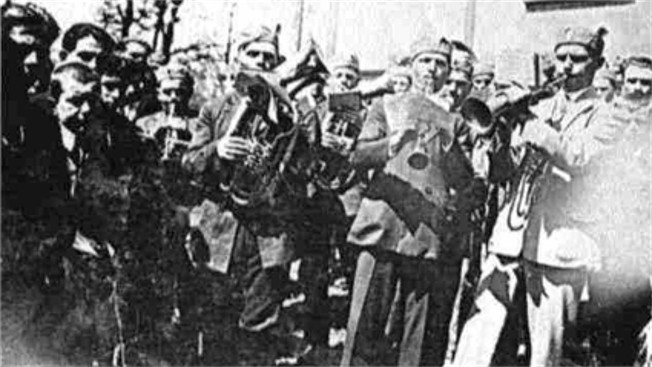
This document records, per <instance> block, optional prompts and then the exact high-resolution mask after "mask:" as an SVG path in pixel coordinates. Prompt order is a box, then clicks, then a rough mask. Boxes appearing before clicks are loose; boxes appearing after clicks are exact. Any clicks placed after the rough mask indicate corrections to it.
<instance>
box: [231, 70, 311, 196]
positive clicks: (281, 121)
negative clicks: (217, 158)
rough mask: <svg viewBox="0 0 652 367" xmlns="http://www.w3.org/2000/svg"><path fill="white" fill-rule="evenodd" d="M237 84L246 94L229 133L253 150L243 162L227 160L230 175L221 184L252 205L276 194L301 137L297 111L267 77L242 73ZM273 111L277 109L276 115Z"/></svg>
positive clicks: (237, 108) (232, 193)
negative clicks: (299, 136)
mask: <svg viewBox="0 0 652 367" xmlns="http://www.w3.org/2000/svg"><path fill="white" fill-rule="evenodd" d="M236 88H238V90H240V91H241V92H242V93H241V94H243V95H244V96H243V97H242V98H241V100H240V102H239V103H238V106H237V107H236V112H235V113H234V115H233V117H232V119H231V121H230V122H229V127H228V130H227V132H226V136H237V137H241V138H243V139H245V140H247V141H248V142H250V145H251V154H249V155H248V156H247V157H246V158H245V159H244V160H243V161H241V162H228V163H227V167H228V169H227V176H228V177H226V180H224V181H223V182H222V183H221V184H220V188H221V189H222V190H223V191H225V192H227V193H228V194H229V196H230V198H231V200H232V201H233V203H234V204H236V205H238V206H241V207H251V206H255V205H258V204H261V203H263V202H264V201H266V200H267V201H269V200H271V199H273V197H274V196H275V195H276V192H275V190H276V189H277V188H278V187H277V184H278V180H277V178H279V177H280V176H282V175H283V174H284V170H285V168H286V163H287V162H288V161H289V160H290V158H291V157H292V151H293V150H294V146H295V144H296V140H297V132H298V129H296V128H295V123H294V120H293V118H294V112H293V110H292V109H291V105H290V104H289V103H288V101H287V100H285V99H284V98H283V96H281V95H279V94H278V92H277V91H276V90H274V89H273V86H272V85H271V84H270V83H269V82H267V81H266V80H265V79H263V77H261V76H257V75H248V74H245V73H240V74H238V76H237V77H236ZM270 111H277V113H276V116H275V115H274V113H273V112H272V113H270Z"/></svg>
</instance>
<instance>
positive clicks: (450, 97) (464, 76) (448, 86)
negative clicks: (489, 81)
mask: <svg viewBox="0 0 652 367" xmlns="http://www.w3.org/2000/svg"><path fill="white" fill-rule="evenodd" d="M472 74H473V65H471V63H469V62H464V61H460V62H457V63H453V68H452V69H451V72H450V74H449V75H448V79H446V83H445V84H444V87H443V88H442V89H441V90H440V91H439V92H438V93H437V97H436V98H437V103H438V104H439V105H440V106H441V107H442V108H444V109H446V110H448V111H451V112H453V111H457V109H458V108H459V107H460V105H461V104H462V101H464V100H465V99H466V97H467V96H468V95H469V93H470V92H471V87H472V84H471V75H472Z"/></svg>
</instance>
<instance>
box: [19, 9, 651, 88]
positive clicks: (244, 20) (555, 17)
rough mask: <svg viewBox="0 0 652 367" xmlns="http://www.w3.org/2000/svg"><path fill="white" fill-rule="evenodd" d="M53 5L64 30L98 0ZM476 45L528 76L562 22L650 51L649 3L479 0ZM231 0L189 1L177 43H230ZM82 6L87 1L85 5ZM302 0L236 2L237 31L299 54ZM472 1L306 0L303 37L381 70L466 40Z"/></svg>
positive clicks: (613, 51)
mask: <svg viewBox="0 0 652 367" xmlns="http://www.w3.org/2000/svg"><path fill="white" fill-rule="evenodd" d="M32 1H34V2H37V3H40V4H42V5H44V6H45V7H46V8H48V9H50V10H51V11H52V13H53V15H54V16H55V17H56V18H57V20H58V21H59V22H60V23H61V25H62V28H64V29H65V28H67V27H68V26H70V25H71V24H72V23H74V22H78V21H89V20H91V19H93V13H94V11H95V10H94V7H93V6H90V4H91V3H97V4H98V5H99V4H100V3H101V0H32ZM476 1H477V6H476V26H475V44H474V48H475V50H476V51H477V53H478V55H479V56H480V57H481V58H482V59H485V60H488V61H494V62H495V63H496V64H497V67H498V71H499V73H500V74H502V75H503V77H505V78H508V79H517V80H521V81H526V80H529V79H531V77H532V71H531V70H532V53H533V52H542V51H550V50H551V48H552V45H553V44H554V35H555V33H556V32H557V30H558V29H559V28H560V27H562V26H565V25H574V24H576V25H584V26H588V27H591V28H597V27H598V26H601V25H602V26H605V27H606V28H607V29H609V31H610V33H609V35H608V36H607V48H606V55H607V58H608V59H612V58H613V57H615V56H616V55H623V56H627V55H629V54H630V53H644V54H652V1H651V0H637V1H636V3H635V4H633V5H625V6H610V7H602V8H590V9H577V10H558V11H551V12H537V13H528V12H526V10H525V4H524V2H523V1H522V0H501V1H490V0H476ZM231 3H233V0H230V1H215V0H186V1H185V2H184V3H183V5H182V7H181V10H180V12H179V16H180V18H181V21H180V23H178V25H177V29H176V34H175V37H176V39H175V46H183V45H187V44H189V43H192V42H196V41H198V40H203V41H212V42H217V43H222V44H225V43H226V40H227V33H228V32H227V30H228V19H229V18H228V13H229V10H230V8H231ZM81 4H83V5H84V6H80V5H81ZM299 7H300V2H299V1H298V0H239V1H237V4H236V7H235V16H234V30H235V33H236V34H237V31H238V30H239V29H242V28H244V27H247V26H249V25H252V24H256V23H263V24H267V25H270V26H274V25H275V24H276V23H280V24H281V25H282V31H281V50H282V51H283V52H284V53H286V54H287V53H290V52H294V51H296V46H297V36H298V32H297V25H298V14H299ZM466 7H467V1H453V0H437V1H435V0H431V1H397V0H383V1H371V0H358V1H317V0H305V2H304V21H303V24H304V28H303V33H302V38H303V40H304V41H306V40H307V39H308V38H310V37H312V38H314V39H315V40H316V41H317V42H318V43H319V44H320V45H321V46H322V49H323V51H324V53H325V54H326V55H327V56H332V55H333V54H334V53H343V52H355V53H357V54H358V55H359V57H360V59H361V64H362V67H363V68H364V69H379V68H384V67H386V66H387V65H388V63H389V61H390V59H391V58H392V57H394V56H396V55H401V54H405V53H406V52H407V51H408V49H409V45H410V43H411V42H412V40H414V39H415V38H417V37H418V36H420V35H422V34H424V33H426V32H433V33H434V34H439V35H444V36H447V37H449V38H454V39H459V40H464V28H465V27H464V17H465V9H466Z"/></svg>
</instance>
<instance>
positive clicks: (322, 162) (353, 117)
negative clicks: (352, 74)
mask: <svg viewBox="0 0 652 367" xmlns="http://www.w3.org/2000/svg"><path fill="white" fill-rule="evenodd" d="M327 98H328V112H327V114H326V117H325V118H324V120H323V121H321V126H320V130H321V131H324V132H328V133H329V134H333V135H336V136H338V137H343V138H346V139H349V140H350V141H351V142H352V143H354V142H355V140H356V139H357V138H358V135H360V131H361V126H362V116H361V110H362V95H361V94H360V92H345V93H337V94H330V95H329V96H328V97H327ZM317 156H318V162H317V170H316V172H315V182H316V183H317V185H319V186H320V187H322V188H324V189H328V190H334V191H345V190H347V189H348V188H350V187H351V185H352V184H353V179H354V177H355V171H354V170H353V167H351V165H350V164H349V159H348V156H346V155H342V154H341V153H340V152H335V151H332V150H330V149H326V148H321V147H320V149H319V152H318V154H317Z"/></svg>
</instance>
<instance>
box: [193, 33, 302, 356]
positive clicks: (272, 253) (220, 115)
mask: <svg viewBox="0 0 652 367" xmlns="http://www.w3.org/2000/svg"><path fill="white" fill-rule="evenodd" d="M278 31H279V29H278V28H277V29H276V30H271V29H269V28H267V27H254V28H252V29H250V30H247V31H245V32H242V33H240V36H239V38H238V46H237V55H236V58H235V64H236V69H237V72H236V82H235V87H234V88H233V90H231V91H229V92H227V93H225V94H224V95H222V96H220V97H219V98H217V99H216V100H214V101H210V102H208V103H207V104H205V105H204V106H203V107H202V109H201V111H200V113H199V118H198V120H197V124H196V125H197V126H196V129H195V131H193V137H192V141H191V143H190V145H189V147H188V150H187V151H186V153H185V154H184V156H183V159H182V165H183V166H184V167H185V168H186V169H187V170H189V171H190V172H191V173H192V174H193V175H195V176H196V177H197V179H198V182H199V183H200V184H201V185H203V187H205V188H206V193H207V194H206V195H207V200H205V201H204V202H203V203H202V205H201V206H200V207H197V208H195V209H193V211H192V212H191V215H190V222H191V226H193V227H195V228H196V231H194V232H193V236H191V237H193V238H195V239H198V241H197V243H200V244H201V243H204V244H209V245H210V251H211V254H212V255H211V258H210V259H209V260H208V261H206V263H205V264H204V265H206V266H208V267H209V268H211V269H213V270H216V271H218V272H221V273H225V274H234V272H235V276H236V277H238V278H239V279H240V280H241V282H239V284H238V285H239V286H240V287H242V290H243V293H244V307H243V309H242V311H241V312H240V318H239V320H238V327H239V328H240V329H241V331H242V332H241V334H240V335H242V336H243V337H244V338H246V339H247V341H245V342H249V343H251V344H252V347H251V348H248V350H254V349H257V350H264V351H266V352H265V357H266V358H269V359H266V360H265V362H264V364H272V363H273V362H274V361H273V359H272V358H273V357H275V356H272V355H271V354H268V353H267V352H269V351H270V350H271V349H272V348H270V345H269V343H270V341H278V342H279V343H280V342H281V341H280V339H279V338H283V337H288V335H281V336H279V335H278V334H279V332H280V333H281V334H282V333H283V332H284V330H285V328H284V327H283V323H282V321H283V320H282V318H281V316H282V315H281V310H282V307H281V306H282V301H283V297H284V293H283V290H284V289H285V288H286V283H287V281H288V272H287V270H286V266H287V265H288V264H289V262H290V261H291V260H293V257H294V247H293V245H294V243H293V242H291V241H292V238H293V236H294V233H295V228H294V227H293V223H290V222H291V220H290V219H288V217H291V216H292V215H293V214H294V212H293V210H296V206H292V207H291V208H289V209H287V211H284V210H277V207H276V205H277V203H278V202H281V203H280V204H278V205H280V206H283V209H285V208H286V206H285V204H286V202H287V201H288V200H287V198H286V197H285V196H283V195H286V194H287V192H286V191H281V192H280V193H279V195H277V197H275V199H278V200H277V201H276V202H275V203H272V204H269V203H265V204H264V205H263V206H265V207H267V208H268V209H269V210H270V211H272V212H273V214H272V215H260V216H258V215H256V216H249V215H240V214H241V211H240V210H238V209H240V205H239V204H238V203H235V200H232V196H231V194H232V191H231V189H230V187H231V184H232V177H231V176H232V175H231V173H232V172H233V171H232V168H233V167H236V166H238V167H239V166H240V165H241V164H243V162H245V161H247V162H249V161H250V160H251V158H252V157H254V156H256V155H257V154H258V152H257V151H256V150H255V148H256V144H255V143H254V142H253V141H252V139H251V138H250V137H249V136H239V135H238V134H235V133H233V132H232V130H233V126H234V124H247V125H246V127H245V129H253V128H254V125H253V124H256V123H257V122H258V119H249V118H247V117H246V116H244V117H243V114H242V111H243V107H244V108H246V106H247V105H248V103H247V100H248V98H249V97H250V96H249V95H247V93H248V91H247V90H244V89H245V88H240V86H241V85H238V80H239V79H240V80H244V81H245V82H246V81H247V80H250V79H251V80H257V79H256V78H258V77H260V76H262V77H263V79H265V76H268V75H270V74H271V75H272V76H275V75H276V67H277V66H278V65H279V63H280V62H281V61H282V59H281V57H280V55H279V44H278ZM240 71H242V72H243V73H242V74H241V73H240ZM250 74H256V75H254V77H252V78H250V77H251V75H250ZM266 87H269V88H270V89H274V88H276V89H280V88H277V86H276V85H272V83H270V84H268V85H266ZM276 89H274V93H273V95H272V96H271V97H270V98H269V100H268V101H267V102H269V103H268V105H269V109H268V114H269V116H270V117H280V116H281V114H284V112H283V111H282V107H284V105H283V104H282V103H280V102H279V103H272V102H276V101H277V100H278V99H281V98H287V95H281V94H280V93H279V94H277V92H276ZM273 107H281V108H278V109H274V108H273ZM283 117H287V116H283ZM260 120H264V122H261V123H264V124H271V123H278V125H277V126H280V125H281V124H283V125H284V126H283V127H282V128H286V126H285V125H287V124H291V123H293V122H292V121H288V120H289V119H282V120H281V119H280V118H279V119H278V121H272V119H271V118H270V119H260ZM255 126H259V125H255ZM266 126H269V125H266ZM238 129H240V127H238ZM259 130H263V129H262V128H259ZM269 130H275V129H269ZM278 196H282V197H281V198H278ZM288 206H289V205H288ZM233 207H236V209H232V208H233ZM269 207H271V208H269ZM287 212H290V213H289V214H288V213H287ZM247 213H249V212H247ZM193 243H195V241H193ZM278 346H279V347H281V346H280V345H278ZM247 357H253V356H245V358H247ZM259 362H260V361H259Z"/></svg>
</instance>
